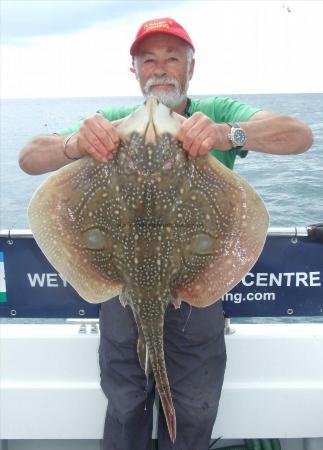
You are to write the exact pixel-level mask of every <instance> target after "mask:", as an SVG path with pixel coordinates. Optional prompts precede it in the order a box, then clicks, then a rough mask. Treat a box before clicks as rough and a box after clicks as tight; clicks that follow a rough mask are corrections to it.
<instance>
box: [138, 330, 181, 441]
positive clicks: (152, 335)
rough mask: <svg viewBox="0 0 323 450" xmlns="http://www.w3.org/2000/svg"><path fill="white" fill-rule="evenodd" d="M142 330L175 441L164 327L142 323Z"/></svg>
mask: <svg viewBox="0 0 323 450" xmlns="http://www.w3.org/2000/svg"><path fill="white" fill-rule="evenodd" d="M142 331H143V334H144V338H145V341H146V345H147V350H148V355H149V359H150V364H151V368H152V371H153V373H154V377H155V381H156V386H157V389H158V393H159V397H160V400H161V402H162V406H163V410H164V414H165V418H166V423H167V427H168V432H169V436H170V439H171V441H172V442H173V443H174V442H175V440H176V414H175V408H174V405H173V400H172V394H171V391H170V386H169V381H168V377H167V372H166V364H165V354H164V336H163V327H162V326H161V325H160V324H158V325H156V324H153V325H150V326H149V327H148V326H147V325H146V326H145V325H142Z"/></svg>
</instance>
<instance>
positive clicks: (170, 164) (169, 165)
mask: <svg viewBox="0 0 323 450" xmlns="http://www.w3.org/2000/svg"><path fill="white" fill-rule="evenodd" d="M172 167H173V161H172V160H171V159H168V160H167V161H165V162H164V165H163V169H164V170H169V169H171V168H172Z"/></svg>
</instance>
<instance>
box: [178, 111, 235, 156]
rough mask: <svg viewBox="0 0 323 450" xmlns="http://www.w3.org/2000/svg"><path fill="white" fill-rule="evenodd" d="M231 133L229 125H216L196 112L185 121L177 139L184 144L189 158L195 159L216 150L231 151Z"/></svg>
mask: <svg viewBox="0 0 323 450" xmlns="http://www.w3.org/2000/svg"><path fill="white" fill-rule="evenodd" d="M229 132H230V126H229V125H227V124H225V123H223V124H219V123H215V122H213V121H212V120H211V119H209V118H208V117H207V116H206V115H205V114H203V113H201V112H196V113H194V114H193V115H192V116H191V117H190V118H188V119H183V121H182V123H181V127H180V130H179V132H178V135H177V138H178V140H179V141H181V142H182V145H183V148H184V150H186V151H187V153H188V157H189V158H190V159H194V158H196V157H197V156H202V155H206V154H207V153H208V152H209V151H210V150H214V149H216V150H222V151H227V150H231V148H232V145H231V143H230V140H229V138H228V134H229Z"/></svg>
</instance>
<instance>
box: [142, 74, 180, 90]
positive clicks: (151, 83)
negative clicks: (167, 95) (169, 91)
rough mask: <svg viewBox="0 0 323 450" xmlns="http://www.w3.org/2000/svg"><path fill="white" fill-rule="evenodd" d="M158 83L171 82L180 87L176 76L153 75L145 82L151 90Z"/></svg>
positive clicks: (146, 86)
mask: <svg viewBox="0 0 323 450" xmlns="http://www.w3.org/2000/svg"><path fill="white" fill-rule="evenodd" d="M158 84H171V85H173V86H174V87H175V88H176V89H179V83H178V81H177V80H176V78H172V77H152V78H149V80H147V82H146V84H145V90H146V91H149V90H150V89H151V88H152V87H153V86H156V85H158Z"/></svg>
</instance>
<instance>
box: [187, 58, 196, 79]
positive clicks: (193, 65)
mask: <svg viewBox="0 0 323 450" xmlns="http://www.w3.org/2000/svg"><path fill="white" fill-rule="evenodd" d="M194 67H195V59H194V58H193V59H192V61H191V67H190V70H189V72H188V76H189V79H190V80H191V79H192V77H193V73H194Z"/></svg>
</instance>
